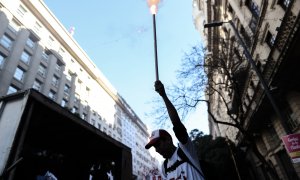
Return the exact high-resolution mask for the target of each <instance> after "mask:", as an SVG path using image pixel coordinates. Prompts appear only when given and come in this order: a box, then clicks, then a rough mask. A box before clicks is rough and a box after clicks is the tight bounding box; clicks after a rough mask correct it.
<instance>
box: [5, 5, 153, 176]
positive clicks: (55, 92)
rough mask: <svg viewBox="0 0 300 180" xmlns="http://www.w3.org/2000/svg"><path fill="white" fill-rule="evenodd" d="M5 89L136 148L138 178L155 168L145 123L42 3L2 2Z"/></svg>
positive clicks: (135, 169)
mask: <svg viewBox="0 0 300 180" xmlns="http://www.w3.org/2000/svg"><path fill="white" fill-rule="evenodd" d="M0 84H1V85H0V95H1V96H4V95H7V94H11V93H14V92H17V91H19V90H24V89H29V88H34V89H36V90H37V91H39V92H40V93H42V94H44V95H46V96H48V97H49V98H51V99H52V100H53V101H54V102H56V103H58V104H60V105H61V106H63V107H65V108H66V110H69V111H71V112H73V113H74V114H77V115H78V116H80V117H81V118H82V119H83V120H84V121H86V122H88V123H90V124H92V125H93V126H95V128H97V129H98V130H100V131H102V132H104V133H106V134H107V135H109V136H110V137H112V138H114V139H116V140H117V141H119V142H122V143H123V144H125V145H127V146H129V147H130V148H132V156H133V160H134V161H133V167H135V168H134V169H133V171H134V172H133V174H134V175H136V176H138V178H141V176H139V174H142V173H139V171H141V169H140V168H145V169H146V170H147V169H151V167H149V164H151V165H156V164H155V162H156V161H155V159H153V158H152V157H151V155H150V154H149V152H148V151H145V150H144V149H143V148H141V147H142V145H143V144H146V141H147V139H148V136H149V134H148V133H147V128H146V126H145V124H144V123H143V122H142V121H141V120H140V119H139V117H138V116H137V115H136V114H135V113H134V111H133V110H132V109H131V108H130V106H129V105H127V103H126V101H125V100H124V99H123V98H122V97H121V96H120V95H119V94H118V93H117V91H116V90H115V89H114V87H113V86H112V85H111V84H110V82H109V81H108V80H107V79H106V78H105V77H104V75H103V74H102V73H101V71H100V70H99V69H98V68H97V67H96V65H95V64H94V63H93V62H92V60H91V59H90V58H89V57H88V55H87V54H86V53H85V52H84V50H83V49H82V48H81V47H80V46H79V44H78V43H77V42H76V41H75V39H74V38H73V37H72V34H71V33H69V32H68V31H67V30H66V29H65V27H64V26H63V25H62V24H61V23H60V22H59V20H58V19H57V18H56V17H55V16H54V14H53V13H52V12H51V11H50V10H49V9H48V7H47V6H46V5H45V3H44V2H43V1H42V0H21V1H19V0H0ZM150 162H152V163H150ZM153 163H154V164H153Z"/></svg>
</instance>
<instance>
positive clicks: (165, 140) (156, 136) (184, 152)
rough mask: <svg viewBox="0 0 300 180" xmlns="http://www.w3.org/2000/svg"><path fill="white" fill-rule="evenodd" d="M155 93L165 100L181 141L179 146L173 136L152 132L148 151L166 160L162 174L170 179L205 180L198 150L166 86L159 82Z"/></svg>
mask: <svg viewBox="0 0 300 180" xmlns="http://www.w3.org/2000/svg"><path fill="white" fill-rule="evenodd" d="M155 91H157V92H158V94H159V95H160V96H161V97H162V98H163V101H164V103H165V105H166V107H167V111H168V114H169V117H170V119H171V122H172V124H173V131H174V133H175V135H176V137H177V139H178V141H179V144H178V145H179V146H178V147H176V146H175V145H174V144H173V141H172V137H171V135H170V134H169V133H168V132H167V131H166V130H163V129H158V130H155V131H153V132H152V134H151V137H150V141H149V142H148V144H147V145H146V146H145V148H146V149H149V148H150V147H152V146H153V147H154V148H155V150H156V152H158V153H159V154H160V155H161V156H163V157H164V158H165V161H164V163H163V165H162V173H163V175H164V176H165V177H166V178H167V179H168V180H171V179H174V180H175V179H185V180H187V179H188V180H204V175H203V172H202V170H201V167H200V164H199V160H198V156H197V153H196V149H195V148H194V145H193V143H192V141H191V139H190V138H189V136H188V133H187V130H186V128H185V126H184V125H183V124H182V122H181V121H180V118H179V116H178V113H177V111H176V109H175V107H174V105H173V104H172V103H171V101H170V100H169V98H168V97H167V95H166V92H165V88H164V85H163V84H162V83H161V82H160V81H159V80H157V81H156V82H155Z"/></svg>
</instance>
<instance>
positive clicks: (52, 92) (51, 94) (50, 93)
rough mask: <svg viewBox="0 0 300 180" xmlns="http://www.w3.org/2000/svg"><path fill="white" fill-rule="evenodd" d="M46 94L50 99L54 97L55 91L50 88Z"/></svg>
mask: <svg viewBox="0 0 300 180" xmlns="http://www.w3.org/2000/svg"><path fill="white" fill-rule="evenodd" d="M48 96H49V97H50V99H52V100H55V98H56V93H55V91H53V90H50V92H49V94H48Z"/></svg>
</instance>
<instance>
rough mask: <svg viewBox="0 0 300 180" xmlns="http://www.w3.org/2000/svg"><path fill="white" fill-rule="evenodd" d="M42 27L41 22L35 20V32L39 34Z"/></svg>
mask: <svg viewBox="0 0 300 180" xmlns="http://www.w3.org/2000/svg"><path fill="white" fill-rule="evenodd" d="M41 29H42V26H41V25H40V23H38V22H35V24H34V26H33V30H34V32H36V33H37V34H39V33H40V31H41Z"/></svg>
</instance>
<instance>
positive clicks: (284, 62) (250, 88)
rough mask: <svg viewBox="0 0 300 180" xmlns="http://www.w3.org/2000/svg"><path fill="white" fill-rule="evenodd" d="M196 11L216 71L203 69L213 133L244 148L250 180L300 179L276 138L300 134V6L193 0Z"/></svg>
mask: <svg viewBox="0 0 300 180" xmlns="http://www.w3.org/2000/svg"><path fill="white" fill-rule="evenodd" d="M193 6H194V12H193V15H194V24H195V27H196V29H197V30H198V31H199V32H200V34H201V35H202V37H203V39H204V43H205V47H206V48H207V52H206V56H205V58H206V63H207V64H208V65H218V68H213V66H210V67H209V68H207V69H206V71H207V74H208V78H209V86H208V88H207V92H208V96H207V98H208V100H209V102H210V105H209V110H210V111H211V112H212V116H210V118H209V122H210V132H211V134H212V135H213V136H215V137H216V136H226V137H228V138H230V139H231V140H232V141H234V142H235V143H236V145H237V146H238V147H240V148H241V149H243V151H244V152H245V154H246V156H247V158H248V159H249V160H250V163H251V165H250V166H249V174H250V175H249V177H248V178H249V179H290V180H292V179H293V180H294V179H299V177H300V164H299V162H296V161H294V162H293V161H292V160H291V158H290V157H289V154H288V153H287V151H286V150H285V146H284V144H283V142H282V140H281V138H282V137H283V136H285V135H289V134H296V133H299V131H300V129H299V123H300V89H299V88H300V86H299V85H300V84H299V78H300V71H299V68H300V63H299V59H300V52H299V47H300V30H299V25H300V16H299V12H300V1H297V0H232V1H228V0H207V1H200V0H194V1H193ZM204 27H205V28H204ZM240 40H241V41H240ZM216 120H217V121H221V123H216ZM222 122H225V123H222ZM226 123H227V124H226ZM260 155H261V156H260ZM273 170H274V171H273Z"/></svg>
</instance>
